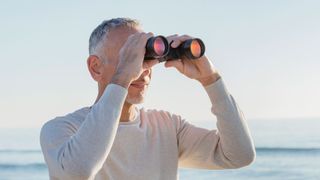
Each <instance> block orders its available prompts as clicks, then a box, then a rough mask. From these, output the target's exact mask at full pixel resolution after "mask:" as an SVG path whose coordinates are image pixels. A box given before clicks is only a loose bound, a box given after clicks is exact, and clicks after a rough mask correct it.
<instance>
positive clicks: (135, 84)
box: [130, 82, 148, 89]
mask: <svg viewBox="0 0 320 180" xmlns="http://www.w3.org/2000/svg"><path fill="white" fill-rule="evenodd" d="M130 86H132V87H135V88H137V89H144V88H145V87H146V86H148V83H146V82H133V83H131V84H130Z"/></svg>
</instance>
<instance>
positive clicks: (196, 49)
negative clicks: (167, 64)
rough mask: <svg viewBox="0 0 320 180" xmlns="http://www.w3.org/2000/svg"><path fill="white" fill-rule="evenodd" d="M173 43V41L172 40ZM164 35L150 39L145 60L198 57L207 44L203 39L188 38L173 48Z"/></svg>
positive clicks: (201, 54) (161, 60)
mask: <svg viewBox="0 0 320 180" xmlns="http://www.w3.org/2000/svg"><path fill="white" fill-rule="evenodd" d="M171 43H172V42H171ZM171 43H170V44H169V42H168V40H167V39H166V38H165V37H164V36H154V37H151V38H149V39H148V41H147V44H146V53H145V56H144V60H151V59H158V60H159V62H163V61H170V60H175V59H180V58H182V57H185V58H187V59H191V60H192V59H198V58H200V57H201V56H203V54H204V52H205V46H204V43H203V42H202V40H201V39H198V38H194V39H188V40H186V41H184V42H183V43H182V44H180V45H179V46H178V47H177V48H172V47H171V46H170V45H171Z"/></svg>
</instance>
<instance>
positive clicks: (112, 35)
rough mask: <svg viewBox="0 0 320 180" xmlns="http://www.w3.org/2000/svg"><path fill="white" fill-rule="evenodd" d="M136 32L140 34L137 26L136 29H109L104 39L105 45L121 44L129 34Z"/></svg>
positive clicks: (140, 30) (125, 27)
mask: <svg viewBox="0 0 320 180" xmlns="http://www.w3.org/2000/svg"><path fill="white" fill-rule="evenodd" d="M137 32H142V29H141V28H140V27H139V26H137V27H127V26H124V27H117V28H114V29H111V30H110V31H109V32H108V33H107V38H106V40H107V44H109V43H111V44H115V43H117V44H118V43H120V44H123V43H124V42H125V41H126V40H127V39H128V37H129V36H130V35H131V34H134V33H137Z"/></svg>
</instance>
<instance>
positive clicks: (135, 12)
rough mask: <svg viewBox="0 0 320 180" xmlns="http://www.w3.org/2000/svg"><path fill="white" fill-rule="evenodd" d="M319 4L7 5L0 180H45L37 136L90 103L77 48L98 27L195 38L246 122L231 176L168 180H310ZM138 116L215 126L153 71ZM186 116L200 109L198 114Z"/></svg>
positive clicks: (13, 1)
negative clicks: (241, 159)
mask: <svg viewBox="0 0 320 180" xmlns="http://www.w3.org/2000/svg"><path fill="white" fill-rule="evenodd" d="M319 9H320V1H316V0H305V1H298V0H283V1H276V0H270V1H253V0H251V1H249V0H248V1H235V0H233V1H228V0H226V1H215V0H200V1H191V0H184V1H169V0H163V1H147V0H141V1H129V0H127V1H125V0H118V1H106V0H104V1H97V0H93V1H74V0H71V1H61V0H56V1H47V2H44V1H40V0H33V1H25V0H21V1H17V0H10V1H9V0H1V5H0V21H1V27H0V49H1V50H0V55H1V58H0V62H1V66H0V80H1V81H0V82H1V88H0V99H1V101H0V115H1V117H0V179H48V172H47V168H46V165H45V163H44V160H43V157H42V154H41V150H40V145H39V131H40V128H41V126H42V125H43V124H44V123H45V122H46V121H48V120H50V119H52V118H54V117H56V116H62V115H65V114H67V113H70V112H73V111H75V110H77V109H80V108H82V107H85V106H90V105H92V104H93V102H94V100H95V98H96V95H97V84H96V82H95V81H94V80H93V79H92V78H91V76H90V74H89V73H88V71H87V67H86V59H87V57H88V39H89V36H90V34H91V32H92V30H93V29H94V28H95V27H96V26H97V25H98V24H99V23H101V22H102V21H103V20H105V19H110V18H114V17H130V18H135V19H138V20H140V22H141V23H142V25H143V28H144V30H145V31H146V32H153V33H154V34H158V35H165V36H167V35H171V34H180V35H183V34H188V35H191V36H194V37H199V38H201V39H202V40H203V41H204V43H205V44H206V50H207V51H206V55H207V56H208V57H209V59H210V60H211V61H212V62H213V64H214V65H215V67H216V68H217V69H218V70H219V72H220V73H221V75H222V77H223V79H224V81H225V83H226V85H227V88H228V90H229V91H230V93H231V94H232V95H233V96H234V97H235V99H236V100H237V102H238V104H239V106H240V107H241V109H242V110H243V112H244V114H245V115H246V118H247V121H248V123H249V127H250V129H251V131H252V135H253V138H254V141H255V145H256V149H257V159H256V161H255V162H254V163H253V164H252V165H251V166H249V167H246V168H243V169H240V170H223V171H206V170H194V169H180V170H179V174H180V179H212V178H215V179H320V173H319V172H318V170H319V168H320V132H318V129H319V128H320V110H319V108H320V105H319V102H320V93H319V92H320V79H319V77H320V71H319V67H320V23H319V19H320V11H319ZM152 78H153V79H152V83H151V85H150V88H149V91H148V95H147V100H146V102H145V103H144V104H143V105H141V106H144V107H146V108H156V109H164V110H167V111H171V112H174V113H176V114H180V115H182V116H183V117H184V118H185V119H187V120H188V121H190V122H191V123H193V124H195V125H197V126H201V127H206V128H216V127H215V123H216V119H215V117H214V116H213V115H212V114H211V112H210V101H209V99H208V97H207V95H206V93H205V91H204V89H203V87H202V86H201V85H200V84H199V83H198V82H196V81H194V80H190V79H187V78H185V77H184V76H182V75H181V74H179V73H178V72H177V71H176V70H175V69H166V68H164V66H163V64H158V65H157V66H155V67H154V69H153V77H152ZM197 107H201V109H198V108H197Z"/></svg>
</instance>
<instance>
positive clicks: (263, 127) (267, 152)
mask: <svg viewBox="0 0 320 180" xmlns="http://www.w3.org/2000/svg"><path fill="white" fill-rule="evenodd" d="M248 123H249V127H250V129H251V133H252V136H253V138H254V142H255V146H256V151H257V157H256V160H255V162H254V163H253V164H252V165H250V166H248V167H245V168H241V169H235V170H215V171H209V170H196V169H182V168H181V169H179V177H180V179H181V180H195V179H197V180H198V179H199V180H202V179H204V180H206V179H223V180H235V179H236V180H247V179H252V180H253V179H261V180H264V179H279V180H286V179H288V180H320V131H319V129H320V118H319V119H316V118H314V119H278V120H276V119H273V120H267V119H265V120H249V121H248ZM199 125H200V126H204V127H208V126H209V127H212V122H201V123H200V124H199ZM16 179H24V180H45V179H49V178H48V170H47V167H46V165H45V163H44V160H43V157H42V153H41V150H40V145H39V129H0V180H16Z"/></svg>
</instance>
